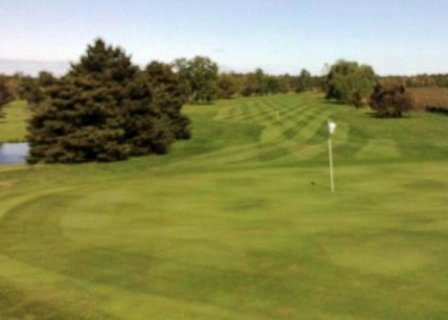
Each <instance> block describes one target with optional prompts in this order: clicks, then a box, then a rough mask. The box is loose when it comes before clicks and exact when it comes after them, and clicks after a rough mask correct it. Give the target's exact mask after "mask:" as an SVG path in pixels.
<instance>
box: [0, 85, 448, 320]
mask: <svg viewBox="0 0 448 320" xmlns="http://www.w3.org/2000/svg"><path fill="white" fill-rule="evenodd" d="M185 112H186V113H187V114H188V115H189V116H190V117H191V119H192V120H193V139H192V140H190V141H182V142H178V143H176V144H175V145H174V147H173V149H172V151H171V152H170V154H169V155H166V156H153V157H142V158H136V159H131V160H130V161H125V162H118V163H112V164H84V165H73V166H61V165H54V166H36V167H30V168H28V167H25V166H20V165H19V166H4V167H0V191H1V192H0V203H1V206H0V319H446V318H447V317H448V305H447V303H446V301H448V286H446V285H445V283H446V280H447V278H448V269H447V268H446V266H447V265H448V247H447V245H446V244H447V243H448V242H447V241H448V209H447V208H448V197H447V190H448V181H447V180H446V177H448V162H447V161H446V160H447V157H448V146H447V144H446V133H447V130H448V123H447V122H446V117H442V116H436V115H428V114H424V113H414V114H410V115H409V116H408V117H406V118H404V119H393V120H380V119H376V118H374V117H373V116H372V115H371V114H370V113H369V111H368V110H361V111H357V110H354V109H352V108H349V107H346V106H341V105H335V104H331V103H328V102H326V101H324V100H323V98H322V97H321V96H320V95H317V94H313V93H310V94H302V95H274V96H267V97H258V98H241V99H234V100H229V101H219V102H217V103H216V104H215V105H213V106H188V107H186V110H185ZM277 112H278V116H277ZM329 117H331V118H332V119H334V120H335V121H336V122H337V123H338V128H337V131H336V134H335V136H334V146H335V148H334V155H335V164H336V168H335V169H336V193H334V194H331V193H330V192H329V178H328V166H327V163H328V156H327V131H326V121H327V119H328V118H329ZM7 119H8V118H7ZM7 119H6V121H7ZM3 137H4V136H3V131H2V128H1V127H0V140H2V138H3Z"/></svg>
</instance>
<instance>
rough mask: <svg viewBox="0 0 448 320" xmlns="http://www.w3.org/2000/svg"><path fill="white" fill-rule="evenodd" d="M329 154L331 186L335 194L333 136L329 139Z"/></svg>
mask: <svg viewBox="0 0 448 320" xmlns="http://www.w3.org/2000/svg"><path fill="white" fill-rule="evenodd" d="M328 153H329V155H330V157H329V158H330V186H331V192H334V171H333V144H332V141H331V136H330V137H329V138H328Z"/></svg>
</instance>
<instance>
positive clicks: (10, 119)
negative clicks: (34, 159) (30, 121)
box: [0, 101, 29, 142]
mask: <svg viewBox="0 0 448 320" xmlns="http://www.w3.org/2000/svg"><path fill="white" fill-rule="evenodd" d="M3 112H4V114H5V116H4V117H3V118H0V142H18V141H24V140H25V136H26V120H27V118H28V116H29V114H28V111H27V108H26V102H25V101H14V102H11V103H9V104H7V105H6V106H5V107H4V109H3Z"/></svg>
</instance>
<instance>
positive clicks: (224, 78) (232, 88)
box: [217, 73, 237, 99]
mask: <svg viewBox="0 0 448 320" xmlns="http://www.w3.org/2000/svg"><path fill="white" fill-rule="evenodd" d="M234 78H235V77H234V76H232V75H231V74H227V73H223V74H220V75H219V76H218V93H217V96H218V98H220V99H230V98H232V97H233V96H234V95H235V93H236V90H237V89H236V84H235V79H234Z"/></svg>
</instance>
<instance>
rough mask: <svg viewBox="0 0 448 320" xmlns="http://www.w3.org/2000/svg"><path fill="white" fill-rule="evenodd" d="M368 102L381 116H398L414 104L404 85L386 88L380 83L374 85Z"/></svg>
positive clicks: (410, 108)
mask: <svg viewBox="0 0 448 320" xmlns="http://www.w3.org/2000/svg"><path fill="white" fill-rule="evenodd" d="M369 104H370V107H371V108H372V109H373V110H375V111H376V113H377V114H378V116H379V117H381V118H400V117H402V115H403V113H404V112H406V111H410V110H412V109H413V108H414V106H415V103H414V101H413V99H412V97H411V96H410V95H409V94H408V92H407V91H406V89H405V87H404V86H402V85H400V86H391V87H389V88H386V87H384V86H383V85H381V84H378V85H376V86H375V88H374V90H373V92H372V94H371V96H370V103H369Z"/></svg>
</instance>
